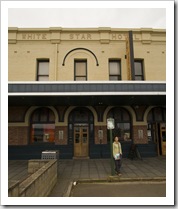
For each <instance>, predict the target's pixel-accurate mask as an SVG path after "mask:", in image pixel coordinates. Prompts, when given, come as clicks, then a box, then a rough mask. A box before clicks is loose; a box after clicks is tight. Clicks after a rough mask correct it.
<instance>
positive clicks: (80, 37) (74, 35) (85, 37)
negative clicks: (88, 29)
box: [69, 33, 92, 40]
mask: <svg viewBox="0 0 178 209" xmlns="http://www.w3.org/2000/svg"><path fill="white" fill-rule="evenodd" d="M69 39H70V40H91V39H92V37H91V34H90V33H70V34H69Z"/></svg>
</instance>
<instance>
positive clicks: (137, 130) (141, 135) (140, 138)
mask: <svg viewBox="0 0 178 209" xmlns="http://www.w3.org/2000/svg"><path fill="white" fill-rule="evenodd" d="M133 141H134V143H135V144H147V143H148V139H147V126H141V125H139V126H133Z"/></svg>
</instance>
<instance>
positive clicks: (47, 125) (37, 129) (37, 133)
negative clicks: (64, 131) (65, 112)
mask: <svg viewBox="0 0 178 209" xmlns="http://www.w3.org/2000/svg"><path fill="white" fill-rule="evenodd" d="M54 140H55V123H54V113H53V112H52V111H51V110H50V109H49V108H38V109H37V110H35V111H34V112H33V114H32V117H31V143H39V142H41V143H46V142H54Z"/></svg>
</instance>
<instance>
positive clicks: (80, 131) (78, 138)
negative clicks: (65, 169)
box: [74, 126, 88, 157]
mask: <svg viewBox="0 0 178 209" xmlns="http://www.w3.org/2000/svg"><path fill="white" fill-rule="evenodd" d="M74 157H88V127H86V126H77V127H74Z"/></svg>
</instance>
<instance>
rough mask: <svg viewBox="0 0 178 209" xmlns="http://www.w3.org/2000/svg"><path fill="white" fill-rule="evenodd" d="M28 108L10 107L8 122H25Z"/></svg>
mask: <svg viewBox="0 0 178 209" xmlns="http://www.w3.org/2000/svg"><path fill="white" fill-rule="evenodd" d="M27 109H28V107H26V106H20V107H17V106H15V107H9V108H8V121H9V122H24V120H25V113H26V111H27Z"/></svg>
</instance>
